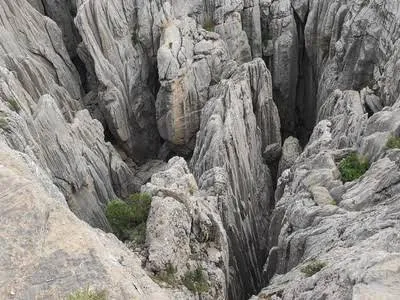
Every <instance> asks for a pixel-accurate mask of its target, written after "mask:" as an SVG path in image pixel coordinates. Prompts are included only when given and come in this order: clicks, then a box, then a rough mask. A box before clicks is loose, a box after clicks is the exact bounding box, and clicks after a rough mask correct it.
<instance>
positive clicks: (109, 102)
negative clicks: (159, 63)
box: [75, 0, 160, 161]
mask: <svg viewBox="0 0 400 300" xmlns="http://www.w3.org/2000/svg"><path fill="white" fill-rule="evenodd" d="M143 9H145V7H143ZM135 12H136V10H135V5H134V4H133V3H131V4H128V3H122V2H119V1H115V2H109V1H97V0H96V1H85V2H82V3H81V4H80V5H79V8H78V14H77V17H76V19H75V23H76V26H77V28H78V30H79V33H80V35H81V36H82V40H83V42H82V45H81V52H82V54H81V58H82V60H83V61H84V62H85V63H86V65H87V69H88V70H89V72H90V71H92V72H93V74H91V77H92V78H94V79H95V82H94V83H93V84H94V85H95V87H93V89H94V90H93V92H95V93H96V96H95V106H96V107H98V110H99V111H100V114H101V120H102V121H103V122H104V124H105V125H106V126H107V128H108V129H109V130H110V132H111V134H112V136H113V137H114V139H116V141H117V142H118V143H119V144H120V145H121V146H122V147H123V148H124V149H125V150H126V151H127V152H128V153H129V155H130V156H132V157H134V158H135V159H136V160H138V161H142V160H143V159H145V158H148V157H152V156H153V157H154V156H156V154H157V151H158V149H159V147H160V139H159V135H158V131H157V127H156V120H155V106H154V102H155V100H154V94H153V91H152V90H151V88H150V87H149V85H148V83H149V82H150V81H151V78H150V75H151V74H150V67H149V65H150V63H149V59H150V57H149V56H148V55H147V53H146V48H145V47H143V46H142V44H141V39H140V38H141V36H142V34H141V33H140V32H137V29H136V28H137V26H138V25H137V24H138V14H137V13H135ZM99 19H101V20H102V22H97V21H96V20H99ZM85 53H86V54H87V55H86V54H85Z"/></svg>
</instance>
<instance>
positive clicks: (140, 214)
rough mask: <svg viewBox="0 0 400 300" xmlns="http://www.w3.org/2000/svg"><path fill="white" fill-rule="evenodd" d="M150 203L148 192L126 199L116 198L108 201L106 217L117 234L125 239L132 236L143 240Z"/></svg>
mask: <svg viewBox="0 0 400 300" xmlns="http://www.w3.org/2000/svg"><path fill="white" fill-rule="evenodd" d="M150 205H151V196H150V195H148V194H133V195H131V196H130V197H129V199H127V200H126V201H122V200H120V199H116V200H113V201H111V202H110V203H108V205H107V209H106V217H107V220H108V222H109V223H110V225H111V227H112V229H113V232H114V233H115V235H116V236H117V237H118V238H119V239H121V240H123V241H124V240H127V239H130V238H132V237H133V238H135V237H137V238H138V239H139V240H140V241H143V240H144V238H145V236H146V233H145V232H146V221H147V217H148V215H149V211H150Z"/></svg>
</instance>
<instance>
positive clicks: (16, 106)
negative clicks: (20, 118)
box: [8, 99, 21, 113]
mask: <svg viewBox="0 0 400 300" xmlns="http://www.w3.org/2000/svg"><path fill="white" fill-rule="evenodd" d="M8 105H9V107H10V109H11V110H13V111H15V112H17V113H19V111H20V110H21V107H20V106H19V104H18V102H17V101H16V100H15V99H9V100H8Z"/></svg>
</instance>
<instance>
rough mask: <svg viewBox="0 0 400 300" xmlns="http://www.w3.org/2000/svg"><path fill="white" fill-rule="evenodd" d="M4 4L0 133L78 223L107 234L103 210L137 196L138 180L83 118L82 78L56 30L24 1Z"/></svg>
mask: <svg viewBox="0 0 400 300" xmlns="http://www.w3.org/2000/svg"><path fill="white" fill-rule="evenodd" d="M0 4H1V7H2V13H3V14H4V15H5V18H4V19H3V20H4V22H3V23H2V24H1V30H2V31H3V32H4V34H2V35H1V37H0V43H1V44H2V48H1V49H2V50H1V52H0V80H1V84H0V100H1V101H0V102H1V103H0V110H1V120H2V126H1V129H0V130H1V134H2V136H3V137H5V140H6V141H7V143H8V144H9V145H10V146H11V147H12V148H13V149H15V150H18V151H21V152H24V153H27V154H28V155H29V156H30V157H31V158H32V159H33V160H34V161H35V162H36V163H37V164H38V165H40V166H41V167H42V168H43V169H44V170H46V172H47V173H48V174H49V176H50V178H51V179H52V181H53V182H54V183H55V184H56V185H57V187H58V188H59V189H60V191H62V193H63V194H64V195H65V197H66V200H67V202H68V204H69V205H70V207H71V209H72V210H73V211H74V212H75V213H76V214H77V215H78V216H79V217H80V218H82V219H84V220H86V221H87V222H89V223H90V224H91V225H93V226H96V227H101V228H104V229H107V228H108V223H107V220H106V219H105V217H104V213H103V210H104V207H105V205H106V203H107V202H108V201H109V200H112V199H114V198H116V197H117V196H127V195H128V194H129V193H130V192H132V191H133V189H134V187H135V186H134V184H133V177H134V176H133V173H132V171H131V170H130V169H129V168H128V166H127V165H126V164H125V163H124V162H123V161H122V160H121V158H120V156H119V154H118V153H117V152H116V151H115V149H114V148H113V146H112V145H111V144H110V143H106V142H104V133H103V128H102V126H101V124H100V123H99V122H98V121H95V120H93V119H92V118H91V117H90V115H89V114H88V113H87V111H79V109H80V108H81V105H80V103H79V102H78V101H76V100H75V99H79V98H80V95H81V93H80V92H81V86H80V81H79V75H78V73H77V71H76V69H75V67H74V65H73V64H72V62H71V60H70V59H69V56H68V54H67V51H66V49H65V47H64V44H63V41H62V38H61V31H60V29H59V28H58V27H57V25H56V24H55V23H54V22H53V21H51V20H50V19H48V18H45V17H43V16H42V15H41V14H39V12H38V11H36V10H35V9H33V8H32V7H31V6H30V5H29V4H28V3H27V2H25V1H15V2H13V3H9V2H7V3H5V2H0ZM25 15H26V16H28V17H22V16H25ZM21 20H22V21H21ZM21 33H24V34H21Z"/></svg>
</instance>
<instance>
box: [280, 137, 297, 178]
mask: <svg viewBox="0 0 400 300" xmlns="http://www.w3.org/2000/svg"><path fill="white" fill-rule="evenodd" d="M301 150H302V149H301V146H300V143H299V140H298V139H296V138H295V137H292V136H290V137H288V138H287V139H286V140H285V142H284V143H283V147H282V157H281V159H280V160H279V166H278V177H279V176H280V175H281V174H282V173H283V171H285V170H286V169H289V168H290V167H291V166H293V164H294V163H295V161H296V159H297V157H299V156H300V154H301Z"/></svg>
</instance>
